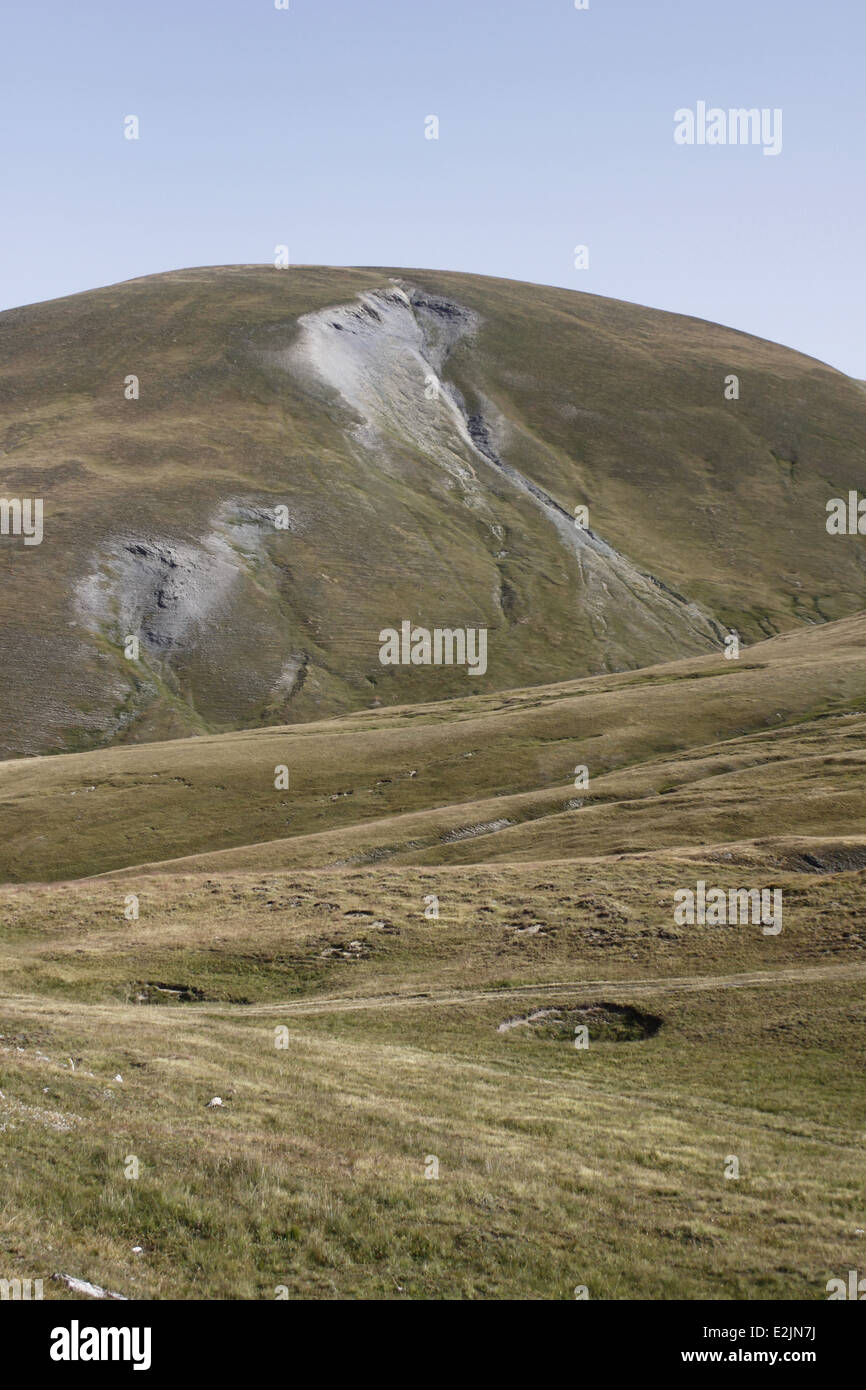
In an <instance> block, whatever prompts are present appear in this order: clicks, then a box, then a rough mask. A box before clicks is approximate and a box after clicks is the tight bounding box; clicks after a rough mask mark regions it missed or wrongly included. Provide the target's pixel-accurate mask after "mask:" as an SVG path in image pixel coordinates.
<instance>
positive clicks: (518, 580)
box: [0, 266, 866, 757]
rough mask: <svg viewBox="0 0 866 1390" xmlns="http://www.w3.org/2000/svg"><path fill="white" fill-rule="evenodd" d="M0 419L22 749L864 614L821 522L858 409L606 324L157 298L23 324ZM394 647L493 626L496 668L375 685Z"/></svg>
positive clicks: (473, 683)
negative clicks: (19, 502)
mask: <svg viewBox="0 0 866 1390" xmlns="http://www.w3.org/2000/svg"><path fill="white" fill-rule="evenodd" d="M731 376H736V377H737V378H738V382H739V398H738V399H735V400H734V399H726V380H727V379H728V378H730V377H731ZM133 378H134V379H135V380H133ZM728 394H730V391H729V392H728ZM136 396H137V398H136ZM128 397H129V398H128ZM0 411H2V419H0V463H2V488H3V491H4V493H5V495H6V497H7V498H20V499H28V498H29V499H33V498H41V499H43V503H44V523H43V530H44V535H43V539H42V542H41V544H39V545H27V544H25V543H24V538H23V537H22V536H16V535H4V536H2V537H0V566H2V571H0V573H2V579H3V585H2V591H0V593H2V597H0V650H2V651H3V654H4V681H3V688H2V693H0V729H2V742H0V753H2V755H3V756H5V757H18V756H22V755H30V754H34V753H52V752H61V751H70V750H73V751H75V750H84V749H87V748H93V747H101V746H104V745H107V744H111V743H118V742H146V741H150V740H165V739H172V738H177V737H182V736H185V735H189V734H208V733H219V732H224V731H229V730H232V729H239V728H251V727H255V726H262V725H264V726H275V725H283V724H288V723H292V724H294V723H304V722H309V721H316V720H321V719H327V718H329V717H331V716H335V715H341V714H344V713H347V712H351V711H359V710H364V709H366V708H368V707H370V706H372V705H384V706H387V707H391V706H395V705H403V704H407V703H411V704H415V703H418V702H425V701H438V700H447V699H455V698H459V699H463V698H466V697H472V696H476V695H478V694H479V693H485V692H487V693H489V692H494V691H501V690H507V689H512V688H515V687H519V686H527V685H536V684H539V683H546V684H550V683H556V682H560V681H563V680H568V679H572V678H577V677H583V676H595V675H609V674H612V673H616V672H624V671H630V670H634V669H636V668H641V667H647V666H651V665H655V664H658V663H660V662H667V661H674V660H678V659H683V658H689V657H697V656H701V655H703V654H709V653H712V652H714V651H715V652H719V651H721V649H722V644H723V641H724V636H725V633H726V632H727V631H728V630H729V629H731V628H734V629H736V630H737V631H738V632H739V634H740V636H741V639H742V640H743V642H744V643H751V642H755V641H758V640H760V639H762V638H766V637H771V636H773V635H775V634H778V633H783V632H789V631H794V630H796V629H798V628H800V629H801V628H804V627H807V626H813V625H815V624H823V623H826V622H828V621H832V620H834V619H839V618H843V617H845V616H847V615H850V614H853V613H855V612H856V611H857V610H858V609H860V608H862V606H863V592H864V575H866V564H864V558H863V547H862V545H860V544H858V539H857V538H856V537H847V536H831V535H828V534H827V531H826V526H825V519H826V511H825V508H826V503H827V501H828V500H829V499H830V498H831V497H844V496H846V495H847V493H848V491H849V490H850V489H854V488H857V487H862V486H863V484H864V479H866V444H864V440H866V430H864V425H866V395H864V392H863V389H862V386H861V385H860V384H859V383H856V382H854V381H851V380H849V379H848V378H846V377H845V376H843V375H842V374H840V373H839V372H836V371H834V370H832V369H831V368H829V367H827V366H825V365H823V364H821V363H819V362H816V361H814V360H812V359H810V358H808V357H805V356H802V355H801V354H799V353H795V352H792V351H789V350H788V349H785V348H782V347H779V346H776V345H774V344H771V343H767V342H764V341H762V340H760V339H757V338H754V337H750V336H748V335H745V334H740V333H737V332H735V331H733V330H731V329H728V328H722V327H719V326H717V325H713V324H709V323H704V322H702V321H699V320H695V319H689V318H684V317H681V316H678V315H673V314H667V313H662V312H659V311H656V310H650V309H645V308H640V307H637V306H634V305H629V304H624V303H619V302H617V301H615V300H609V299H602V298H599V297H597V296H592V295H585V294H578V293H574V292H572V291H568V290H561V289H550V288H544V287H540V286H535V285H527V284H515V283H512V282H509V281H504V280H495V279H487V278H484V277H481V276H472V275H458V274H446V273H439V272H435V273H434V272H431V271H422V270H417V271H416V270H395V269H391V270H388V269H355V270H333V269H322V268H310V267H301V268H297V269H295V268H292V269H288V270H278V269H276V268H271V267H264V268H263V267H260V266H236V267H216V268H206V269H196V270H185V271H177V272H173V273H169V274H164V275H155V276H149V277H147V278H144V279H140V280H133V281H129V282H127V283H124V284H121V285H116V286H112V287H110V288H107V289H102V290H95V291H91V292H88V293H86V294H80V295H74V296H71V297H69V298H66V299H61V300H56V301H52V302H49V303H44V304H38V305H33V306H30V307H28V308H23V309H15V310H10V311H8V312H6V313H4V314H2V315H0ZM577 507H586V508H587V509H588V516H587V515H584V516H583V517H582V518H581V520H583V521H584V522H585V523H586V524H585V525H583V526H576V525H575V508H577ZM405 621H409V622H411V623H412V624H415V625H420V626H422V627H425V628H427V629H431V630H432V629H434V628H437V627H438V628H452V629H453V628H472V629H476V628H484V629H487V631H488V646H487V662H486V670H485V671H484V673H483V674H481V673H477V674H472V673H470V671H469V670H468V669H467V667H465V666H458V665H408V666H404V665H383V664H382V663H381V662H380V660H379V649H380V645H381V644H380V639H379V634H380V632H381V631H382V630H384V629H388V628H397V629H399V628H400V625H401V623H403V622H405ZM129 638H137V639H138V652H137V657H136V656H135V653H134V651H133V657H132V658H130V657H129V656H127V655H126V654H125V653H126V651H127V650H128V649H129V648H128V647H127V643H128V639H129ZM129 650H132V649H129Z"/></svg>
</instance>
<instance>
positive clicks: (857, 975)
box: [187, 961, 866, 1016]
mask: <svg viewBox="0 0 866 1390" xmlns="http://www.w3.org/2000/svg"><path fill="white" fill-rule="evenodd" d="M861 979H866V961H853V962H851V963H850V964H835V965H803V966H787V967H784V968H783V969H781V970H747V971H744V972H742V973H741V974H737V975H677V976H671V975H659V976H654V977H646V976H644V977H640V978H638V979H625V980H556V981H552V982H545V983H543V984H528V985H516V986H515V987H514V988H513V989H463V990H461V989H452V990H430V991H429V992H425V993H415V994H371V995H367V996H365V997H361V998H337V999H298V1000H288V1001H285V1002H283V1003H279V1002H275V1003H273V1004H223V1005H215V1004H201V1005H196V1006H191V1007H195V1008H196V1010H197V1011H198V1012H204V1013H208V1014H213V1013H219V1014H229V1015H232V1014H235V1015H236V1014H243V1015H247V1014H250V1015H257V1014H268V1015H272V1014H280V1015H283V1014H286V1015H289V1016H294V1015H303V1014H336V1013H355V1012H360V1011H362V1010H368V1009H397V1008H418V1007H420V1006H422V1005H430V1006H433V1007H440V1008H441V1007H448V1006H449V1005H453V1004H482V1003H486V1002H488V1001H491V1000H496V999H520V998H523V997H525V996H527V995H528V996H532V997H540V998H544V997H546V996H549V995H551V994H561V993H563V992H566V991H567V992H568V993H569V994H580V996H581V999H593V998H601V997H603V996H604V995H607V994H612V995H615V996H617V997H618V998H622V997H623V996H632V997H634V996H637V995H645V994H652V995H655V994H680V993H682V994H689V993H694V992H696V991H702V990H713V989H761V988H768V987H770V988H772V987H773V986H776V985H808V984H813V983H817V982H819V981H821V980H861ZM187 1012H188V1010H187Z"/></svg>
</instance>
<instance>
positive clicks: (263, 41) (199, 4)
mask: <svg viewBox="0 0 866 1390" xmlns="http://www.w3.org/2000/svg"><path fill="white" fill-rule="evenodd" d="M276 3H283V0H276ZM276 3H275V0H150V2H148V0H140V3H136V0H127V3H122V0H76V3H75V4H69V3H68V0H38V2H37V0H5V4H4V7H3V16H2V19H0V151H2V203H0V207H2V213H0V219H2V220H0V308H9V307H12V306H15V305H20V304H27V303H32V302H34V301H36V300H43V299H52V298H56V297H58V296H61V295H67V294H73V293H77V292H79V291H82V290H87V289H92V288H95V287H96V286H100V285H106V284H112V283H114V282H115V281H118V280H126V279H131V278H133V277H135V276H140V275H148V274H151V273H154V272H157V271H165V270H173V269H179V268H181V267H185V266H193V265H226V264H232V263H250V262H263V263H264V262H273V260H274V255H275V248H276V247H277V246H283V245H284V246H288V248H289V260H290V264H326V265H370V266H373V265H383V266H405V267H415V268H419V267H424V268H435V269H444V270H463V271H471V272H474V273H478V274H486V275H497V276H506V277H509V278H512V279H516V280H529V281H535V282H538V283H544V284H553V285H562V286H566V287H567V288H571V289H576V290H583V291H588V292H590V293H592V294H601V295H609V296H612V297H614V298H617V299H624V300H629V301H632V302H635V303H639V304H647V305H651V306H653V307H655V308H659V309H668V310H673V311H675V312H678V313H686V314H693V315H696V316H697V317H700V318H705V319H711V320H714V321H716V322H720V323H725V324H729V325H731V326H732V327H735V328H739V329H741V330H743V331H745V332H749V333H754V334H757V335H759V336H761V337H765V338H770V339H772V340H774V341H776V342H781V343H784V344H787V345H788V346H791V347H795V348H798V349H799V350H800V351H802V352H806V353H808V354H810V355H812V356H814V357H817V358H819V359H821V360H822V361H825V362H829V363H830V364H832V365H833V366H835V367H838V368H840V369H841V370H842V371H845V372H848V373H849V374H850V375H852V376H856V377H859V378H866V339H864V332H863V325H864V322H866V312H864V310H866V277H864V274H863V264H862V260H863V246H864V236H863V230H864V222H866V219H864V210H866V208H864V205H866V179H864V172H866V170H864V162H866V129H864V126H866V100H864V79H863V62H864V53H866V5H864V3H863V0H820V3H818V0H588V3H589V8H588V9H578V8H576V5H575V0H288V6H289V7H288V8H287V9H277V8H276ZM581 3H585V0H581ZM699 102H704V103H705V104H706V107H707V108H719V109H721V110H722V111H724V112H727V111H728V110H730V109H731V108H739V107H746V108H757V109H758V110H765V109H766V110H767V112H768V113H772V112H774V111H776V110H779V111H781V113H782V117H781V122H782V123H781V133H782V147H781V150H780V151H779V153H778V154H769V155H768V154H765V153H764V150H763V147H762V146H761V145H752V144H736V143H732V142H731V141H728V143H717V144H698V143H694V144H678V143H677V142H676V141H675V139H674V131H675V128H676V123H675V119H674V117H675V113H676V112H677V111H682V110H685V109H688V110H692V111H697V106H698V103H699ZM131 115H132V116H136V117H137V118H138V122H139V132H138V134H139V138H138V139H137V140H131V139H127V138H126V136H125V133H124V132H125V122H126V118H127V117H128V116H131ZM431 116H435V117H436V118H437V120H438V138H437V139H430V138H427V133H428V132H430V131H432V125H431V123H430V121H429V119H428V118H430V117H431ZM578 246H584V247H586V248H587V253H586V255H585V256H584V257H581V256H580V255H578V256H576V255H575V248H576V247H578ZM576 261H577V262H578V264H576ZM582 261H588V264H586V265H583V264H582ZM0 331H2V325H0Z"/></svg>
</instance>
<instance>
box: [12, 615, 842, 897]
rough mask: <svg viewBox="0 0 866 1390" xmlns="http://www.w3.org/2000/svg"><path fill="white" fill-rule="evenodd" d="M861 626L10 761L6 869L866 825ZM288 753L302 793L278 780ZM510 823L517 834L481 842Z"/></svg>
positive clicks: (82, 871) (449, 857) (226, 864)
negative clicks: (559, 677)
mask: <svg viewBox="0 0 866 1390" xmlns="http://www.w3.org/2000/svg"><path fill="white" fill-rule="evenodd" d="M864 635H866V617H863V616H859V617H856V618H849V619H843V620H840V621H839V622H836V623H831V624H825V625H824V626H823V627H810V628H807V629H805V630H803V631H800V632H794V633H790V634H788V635H786V636H783V637H778V638H774V639H771V640H768V641H766V642H762V643H759V644H756V645H755V646H754V647H752V648H749V649H748V650H747V651H746V652H744V653H743V654H742V655H741V656H740V658H739V660H728V659H726V658H725V657H723V656H719V655H715V656H708V657H700V658H695V659H691V660H688V661H682V662H676V663H672V664H670V665H667V666H660V667H654V668H648V669H646V670H642V671H639V672H623V673H620V674H618V675H612V676H602V677H592V678H588V679H585V680H582V681H573V682H566V683H564V684H557V685H553V686H537V687H533V688H531V689H527V690H518V691H512V692H508V693H504V694H499V695H493V694H491V695H476V696H473V697H470V698H467V699H463V700H457V701H450V702H445V703H442V704H433V705H417V706H404V707H401V708H398V709H394V710H387V709H382V710H375V711H364V712H361V713H357V714H353V715H345V716H342V717H340V718H337V719H334V720H331V721H326V722H323V723H310V724H304V725H295V726H287V727H282V728H276V729H262V730H256V731H248V732H244V733H234V734H222V735H216V736H204V737H198V738H192V739H185V740H179V741H175V742H173V743H162V744H158V743H155V744H145V745H141V746H137V747H129V746H127V747H121V748H112V749H104V750H97V751H93V752H89V753H79V754H73V755H71V756H70V755H64V756H55V757H48V758H35V759H33V758H26V759H15V760H10V761H7V762H6V763H3V764H0V831H2V837H0V844H2V848H0V869H2V873H3V876H4V877H6V878H8V879H11V880H17V881H27V880H40V879H46V880H47V879H55V878H72V877H81V876H83V875H89V874H96V873H103V872H106V871H108V870H112V869H119V868H123V867H124V866H126V865H130V864H141V863H144V862H148V861H155V860H179V859H181V858H182V857H183V856H187V855H194V854H198V855H203V854H204V855H208V856H209V857H208V858H207V859H206V860H204V861H203V866H204V867H207V866H209V865H217V864H218V865H220V866H221V867H222V868H223V869H229V868H239V867H259V866H268V867H271V868H273V867H280V866H282V867H286V866H289V865H292V866H310V867H312V866H328V865H339V864H342V863H347V862H348V863H352V862H360V863H363V862H371V861H375V860H377V859H380V858H381V857H382V856H383V855H385V854H387V855H389V856H391V855H399V856H401V857H403V858H404V859H409V860H413V859H414V860H416V861H421V860H427V859H430V858H431V857H433V858H436V859H437V860H442V861H447V862H466V861H470V862H471V861H476V860H484V859H487V858H492V857H496V858H503V857H504V858H508V857H517V858H525V857H527V856H529V857H536V858H540V859H543V858H565V857H568V856H569V855H571V854H599V853H601V854H604V853H614V852H616V853H619V852H624V851H632V850H636V849H640V848H643V847H646V848H651V847H661V846H662V845H667V846H670V845H682V844H686V843H689V842H693V843H695V844H711V843H713V842H717V841H722V840H736V839H741V838H744V837H748V836H749V835H751V834H759V833H761V831H762V830H763V829H764V828H766V832H767V833H769V834H786V833H788V834H800V833H804V834H805V833H808V834H821V833H824V832H823V831H822V826H825V827H827V833H839V834H841V833H845V832H850V833H859V832H860V831H862V829H863V827H864V825H866V817H864V815H863V811H864V801H863V790H862V788H863V776H862V769H863V763H862V747H863V730H864V722H866V663H864V662H863V655H862V654H863V643H864ZM280 766H285V767H286V768H288V771H289V787H288V790H278V789H277V788H276V787H275V770H276V769H277V768H278V767H280ZM577 766H586V767H587V768H588V770H589V775H590V785H589V788H588V790H586V791H583V790H576V789H575V787H574V769H575V767H577ZM576 802H580V803H582V804H581V805H574V804H570V803H576ZM503 820H506V821H509V822H512V825H511V826H510V827H502V828H498V829H496V830H495V832H494V833H488V834H483V833H482V834H478V833H477V828H478V827H482V828H483V827H484V826H485V825H489V824H490V823H491V822H493V823H495V822H500V821H503ZM473 828H475V833H472V834H471V835H470V837H468V838H462V839H461V838H453V837H455V836H460V835H462V834H463V833H464V832H466V831H467V830H470V831H471V830H473ZM449 837H452V838H450V840H449ZM214 851H221V853H220V854H218V855H217V856H216V857H214V853H213V852H214Z"/></svg>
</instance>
